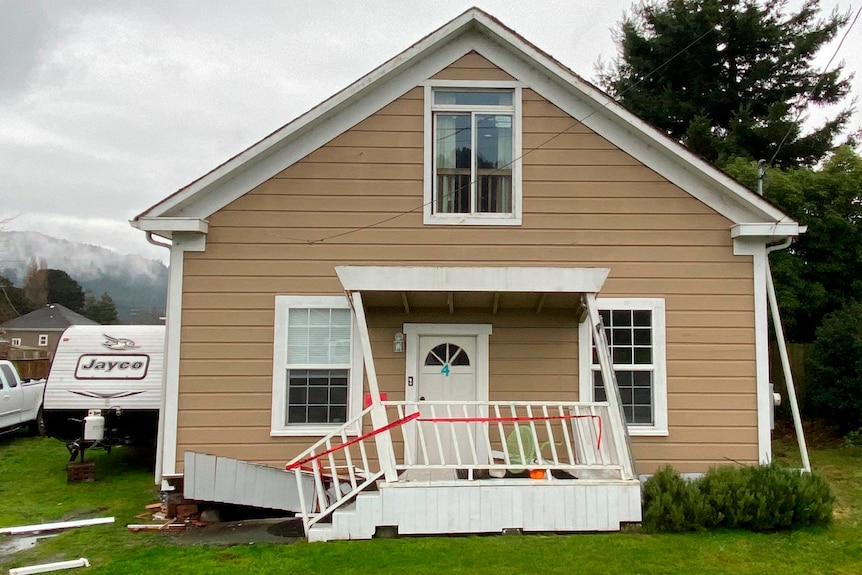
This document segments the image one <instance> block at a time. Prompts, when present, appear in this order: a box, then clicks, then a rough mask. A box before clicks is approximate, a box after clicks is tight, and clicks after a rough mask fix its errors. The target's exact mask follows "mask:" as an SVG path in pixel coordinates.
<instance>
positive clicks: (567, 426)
mask: <svg viewBox="0 0 862 575" xmlns="http://www.w3.org/2000/svg"><path fill="white" fill-rule="evenodd" d="M557 411H558V413H559V415H560V416H561V417H563V416H565V415H566V412H565V410H564V409H563V406H562V404H558V405H557ZM575 421H577V420H575V419H561V420H560V427H562V428H563V438H565V440H566V453H567V454H568V456H569V465H575V463H576V460H575V454H574V452H573V451H572V440H571V439H570V436H571V434H572V432H573V430H574V423H575Z"/></svg>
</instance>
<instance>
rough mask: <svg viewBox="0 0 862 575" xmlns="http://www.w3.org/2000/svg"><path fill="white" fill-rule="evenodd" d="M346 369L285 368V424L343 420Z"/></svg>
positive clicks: (345, 401) (344, 418) (337, 421)
mask: <svg viewBox="0 0 862 575" xmlns="http://www.w3.org/2000/svg"><path fill="white" fill-rule="evenodd" d="M347 376H348V370H346V369H294V370H288V373H287V381H288V392H287V397H288V400H287V421H286V422H285V423H287V424H297V423H343V422H344V421H346V418H347V400H348V393H347V379H348V377H347Z"/></svg>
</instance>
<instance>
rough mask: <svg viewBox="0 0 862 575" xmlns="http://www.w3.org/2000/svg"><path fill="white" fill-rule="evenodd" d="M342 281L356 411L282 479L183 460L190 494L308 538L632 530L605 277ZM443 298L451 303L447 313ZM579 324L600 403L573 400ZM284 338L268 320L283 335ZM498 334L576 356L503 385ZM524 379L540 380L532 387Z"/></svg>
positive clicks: (273, 472)
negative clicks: (270, 516) (294, 528)
mask: <svg viewBox="0 0 862 575" xmlns="http://www.w3.org/2000/svg"><path fill="white" fill-rule="evenodd" d="M336 272H337V274H338V277H339V280H340V281H341V284H342V286H343V287H344V290H345V293H346V296H347V300H348V302H349V305H350V308H351V309H352V317H353V320H354V324H355V325H354V326H353V336H352V338H351V342H352V343H351V353H352V352H353V351H357V353H358V351H359V350H361V358H359V359H361V362H362V363H363V364H364V378H363V379H364V386H363V388H362V389H357V388H355V387H354V388H353V391H361V392H363V394H364V396H365V398H366V404H365V408H364V409H363V410H361V411H359V412H357V413H355V414H354V415H353V416H348V417H347V418H343V419H340V421H342V422H343V423H340V424H337V427H335V428H333V426H332V425H330V426H329V427H328V428H327V429H326V430H325V431H324V430H321V431H322V433H325V435H324V436H323V437H322V438H321V439H319V440H316V441H314V443H313V444H312V445H311V446H310V447H308V448H307V449H305V450H303V451H302V452H301V453H299V454H297V455H296V456H295V457H294V458H293V459H292V460H291V461H290V462H289V463H288V464H287V465H286V466H285V471H279V470H277V469H275V468H272V467H262V466H254V465H251V464H248V463H245V462H242V461H237V460H234V459H229V458H225V457H215V456H209V455H203V454H194V453H188V452H187V453H186V457H185V470H186V471H185V472H186V482H185V494H186V497H189V498H193V499H201V500H209V501H222V502H225V503H240V504H246V505H255V506H270V507H274V506H275V505H274V504H275V502H278V507H277V508H280V509H285V510H289V511H294V512H297V513H298V514H300V515H301V516H302V520H303V525H304V528H305V533H306V534H307V536H308V538H309V540H314V541H325V540H331V539H368V538H371V537H372V536H374V534H375V532H376V531H377V530H378V528H380V527H386V528H389V529H393V528H394V529H395V530H396V531H397V533H399V534H403V535H413V534H417V535H418V534H423V535H428V534H449V533H500V532H502V531H506V530H522V531H535V532H553V531H557V532H573V531H608V530H618V529H619V527H620V524H621V523H624V522H637V521H640V519H641V508H640V483H639V481H638V476H637V473H636V470H635V463H634V459H633V456H632V452H631V447H630V444H629V437H628V430H627V427H626V425H625V423H624V421H625V415H624V413H623V409H622V408H621V400H620V397H619V391H618V387H617V384H616V378H615V374H614V370H613V368H612V364H611V356H610V351H609V348H608V344H607V341H606V336H605V329H604V327H603V325H602V317H601V315H600V314H599V312H598V309H597V305H596V294H597V293H598V291H599V289H600V288H601V286H602V285H603V283H604V281H605V279H606V277H607V275H608V270H606V269H585V268H576V269H556V268H428V267H423V268H405V267H391V268H369V267H346V268H336ZM333 299H337V298H333V297H331V296H329V299H328V300H327V302H324V303H325V305H326V306H329V305H331V304H332V302H331V301H330V300H333ZM366 302H369V304H370V305H371V306H372V309H371V311H369V310H368V308H366ZM440 302H445V303H446V306H445V307H444V308H443V309H442V310H440V308H439V307H437V306H438V305H439V304H440ZM482 306H485V309H484V310H483V311H482V310H480V311H477V309H479V308H481V307H482ZM342 309H343V307H342ZM393 309H395V310H396V311H395V312H394V313H393ZM462 310H464V311H463V312H462ZM498 312H499V315H498ZM282 317H283V316H282ZM341 317H343V314H342V316H341ZM369 317H370V318H371V320H372V321H375V322H378V326H376V327H375V328H374V330H375V331H374V333H375V335H376V337H377V339H376V340H375V344H374V349H376V350H377V351H378V352H379V353H380V356H378V359H380V362H381V364H382V365H384V368H383V373H384V381H385V387H384V390H385V391H386V394H385V395H389V396H394V398H397V399H398V400H397V401H388V400H387V398H386V397H385V396H384V394H381V388H380V385H379V383H378V374H377V365H376V362H375V356H374V354H373V353H372V338H371V336H370V333H369V326H368V322H369ZM381 318H383V319H384V320H385V322H386V328H385V329H384V330H381V328H380V327H379V322H380V321H381ZM467 322H472V323H467ZM506 322H508V323H506ZM338 325H339V326H342V325H343V320H342V323H340V324H338ZM579 326H588V327H589V331H590V332H591V334H592V335H591V338H592V341H593V342H594V346H593V354H594V359H593V361H592V366H589V364H588V367H587V369H588V370H589V371H588V372H587V373H588V374H589V379H590V381H591V382H592V381H593V379H594V378H596V382H598V381H599V379H598V378H600V381H601V383H602V385H603V387H604V391H605V393H604V396H605V397H606V400H605V401H572V399H577V398H578V397H579V396H578V391H577V390H578V388H577V377H578V375H579V374H578V373H577V360H576V359H575V358H576V357H577V355H578V353H579V352H578V347H577V345H576V342H579V341H581V340H579V339H578V338H579V336H578V334H579V333H580V332H583V331H584V330H583V329H579ZM617 327H618V326H617ZM283 329H285V327H284V326H280V325H279V324H278V323H277V324H276V335H277V337H278V334H279V333H281V332H280V330H283ZM341 329H343V328H341ZM634 329H635V328H631V330H634ZM507 330H508V334H509V336H508V337H509V339H507V338H506V336H505V335H503V334H505V333H506V332H507ZM387 331H388V332H389V333H391V334H394V333H395V332H396V331H398V332H401V331H403V332H404V333H403V335H402V337H401V342H402V343H403V344H406V349H405V348H404V347H401V348H400V350H398V349H393V348H394V347H395V346H394V345H393V343H392V342H393V340H392V339H389V340H388V341H387V342H385V345H384V346H381V343H384V342H381V340H380V335H381V334H382V333H384V332H387ZM492 331H493V332H494V333H500V334H501V335H497V336H496V337H502V338H503V341H510V342H511V341H512V339H511V337H512V333H513V332H518V333H528V332H529V333H532V335H531V337H530V339H528V340H527V341H528V343H526V344H519V345H526V346H527V347H528V349H531V350H532V353H534V354H535V355H534V357H537V358H540V359H541V358H546V357H548V356H547V353H548V350H554V351H553V353H554V354H556V355H551V357H552V358H553V357H568V358H570V359H566V360H563V361H564V362H565V363H564V365H565V366H567V367H565V368H560V367H555V369H564V371H557V372H555V373H560V374H561V375H560V376H551V377H548V376H547V375H546V376H545V378H544V379H541V375H530V374H531V371H518V372H514V373H513V372H512V371H509V372H507V373H506V374H503V377H502V381H505V382H506V384H505V385H501V377H500V375H501V374H500V372H499V371H498V372H497V373H496V374H494V375H493V376H492V370H491V369H489V366H492V365H494V361H497V362H500V361H505V359H506V356H505V355H503V356H502V357H501V356H500V355H499V354H500V348H496V349H497V351H496V352H495V353H496V354H497V355H496V356H495V358H496V359H495V360H492V359H491V355H493V354H492V353H490V352H489V350H493V349H494V348H493V346H489V340H490V339H491V337H492ZM536 332H544V335H545V336H547V335H548V334H552V335H551V336H550V338H547V337H545V338H543V337H536V336H535V334H536ZM405 336H406V337H405ZM396 340H397V338H396ZM516 341H524V337H523V336H522V337H520V338H518V339H517V340H516ZM390 346H392V347H390ZM387 348H388V349H387ZM563 349H565V350H567V352H568V353H561V350H563ZM589 350H590V347H589V346H587V350H586V352H585V351H584V350H583V349H581V352H580V355H581V356H585V355H586V356H588V354H589V353H590V351H589ZM401 352H406V353H403V354H402V355H398V354H399V353H401ZM551 361H554V360H551ZM274 369H275V370H279V369H284V364H283V362H282V361H280V360H279V359H276V360H275V361H274ZM303 369H305V368H303ZM527 369H529V368H527ZM362 371H363V370H360V369H356V370H355V372H356V373H359V374H361V373H362ZM303 373H304V372H303ZM518 374H525V375H518ZM580 375H583V374H580ZM534 380H538V381H541V382H542V384H541V385H531V383H532V382H533V381H534ZM323 381H324V383H326V380H323ZM359 381H362V380H359ZM318 385H319V384H318ZM591 385H592V383H591ZM282 394H283V392H282V391H279V392H278V393H274V395H275V396H282ZM540 398H541V400H539V399H540ZM531 399H536V400H531ZM351 405H356V401H353V403H352V404H351ZM342 409H343V408H342ZM273 422H274V425H275V424H279V425H284V414H276V413H275V411H274V412H273ZM307 429H309V430H311V428H310V427H309V428H307ZM309 435H312V433H311V432H309ZM309 441H313V440H309Z"/></svg>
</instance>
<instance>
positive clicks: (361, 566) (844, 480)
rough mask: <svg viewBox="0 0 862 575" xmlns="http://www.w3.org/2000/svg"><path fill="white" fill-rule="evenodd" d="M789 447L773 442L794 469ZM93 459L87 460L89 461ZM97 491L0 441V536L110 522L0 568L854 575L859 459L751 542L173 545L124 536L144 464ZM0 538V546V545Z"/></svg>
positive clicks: (815, 459)
mask: <svg viewBox="0 0 862 575" xmlns="http://www.w3.org/2000/svg"><path fill="white" fill-rule="evenodd" d="M794 448H795V447H794V445H793V444H792V443H789V442H786V441H778V442H776V449H775V451H776V454H777V455H778V457H779V458H780V459H781V460H782V461H784V462H786V463H788V464H793V461H792V459H793V458H792V453H793V450H794ZM87 457H88V458H90V457H91V455H90V454H88V456H87ZM92 458H93V459H95V460H96V470H97V471H96V476H97V481H96V482H95V483H79V484H67V483H66V473H65V462H66V451H65V448H64V447H63V446H62V444H60V443H59V442H57V441H55V440H51V439H42V438H27V437H6V438H0V477H2V478H3V480H2V482H0V501H2V502H3V504H2V506H0V527H4V526H10V525H22V524H29V523H38V522H42V521H58V520H68V519H78V518H85V517H98V516H110V515H113V516H115V517H116V519H117V523H116V524H114V525H104V526H95V527H85V528H80V529H73V530H69V531H66V532H63V533H61V534H60V535H59V536H57V537H54V538H51V539H48V540H45V541H42V542H40V543H39V544H38V545H37V546H36V547H35V548H34V549H29V550H26V551H22V552H19V553H16V554H14V555H13V556H11V557H0V569H2V570H5V569H8V568H10V567H17V566H22V565H31V564H36V563H43V562H48V561H61V560H66V559H74V558H77V557H86V558H87V559H89V561H90V563H91V564H92V566H93V567H92V568H91V569H88V570H86V571H83V572H85V573H88V574H89V573H91V574H94V575H95V574H99V573H147V574H151V573H171V574H175V573H202V574H203V573H206V574H210V573H243V574H253V573H392V574H398V575H405V574H421V573H440V572H447V573H471V574H478V573H488V574H494V575H501V574H509V573H512V574H515V573H517V574H524V573H557V572H559V573H567V574H570V573H613V574H615V575H616V574H621V573H642V574H659V573H668V574H671V573H678V574H683V573H685V574H688V573H734V574H749V573H750V574H755V573H757V574H760V573H764V574H772V573H788V574H794V573H799V574H858V573H862V528H860V520H862V457H860V456H858V454H850V453H847V452H845V451H844V450H843V449H842V448H841V447H840V446H838V445H837V444H834V445H827V446H825V447H821V448H818V449H815V450H813V451H812V452H811V458H812V464H813V466H814V468H815V470H817V471H819V472H820V473H822V474H823V475H824V476H825V477H826V478H827V479H828V480H829V481H830V483H831V485H832V486H833V488H834V490H835V493H836V495H837V497H838V505H837V508H836V518H835V521H834V523H833V525H832V526H831V527H829V528H828V529H812V530H804V531H796V532H790V533H776V534H753V533H748V532H736V531H723V532H708V533H693V534H685V535H648V534H643V533H640V532H639V531H638V530H637V529H629V530H627V531H626V532H624V533H613V534H605V535H592V534H584V535H524V536H486V537H423V538H402V539H380V540H374V541H348V542H332V543H314V544H308V543H297V544H293V545H262V544H258V545H245V546H238V547H231V548H219V547H205V546H201V547H180V546H177V545H175V544H174V543H173V537H172V536H171V535H169V534H154V533H129V532H128V531H127V530H126V529H125V525H126V524H127V523H137V522H140V521H141V520H139V519H135V515H137V514H139V513H141V512H143V511H144V506H145V505H146V504H148V503H151V502H153V501H155V500H156V498H157V493H156V489H155V487H154V486H153V485H152V476H151V472H150V470H149V468H148V463H147V461H146V456H145V455H144V454H140V453H135V452H132V451H128V450H124V449H120V450H116V451H115V452H114V453H112V454H110V455H108V454H105V453H101V452H94V453H93V454H92ZM2 542H3V540H2V539H0V544H2Z"/></svg>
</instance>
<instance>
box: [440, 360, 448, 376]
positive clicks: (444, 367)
mask: <svg viewBox="0 0 862 575" xmlns="http://www.w3.org/2000/svg"><path fill="white" fill-rule="evenodd" d="M440 373H442V374H443V375H445V376H446V377H449V364H448V363H447V364H445V365H444V366H443V369H441V370H440Z"/></svg>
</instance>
